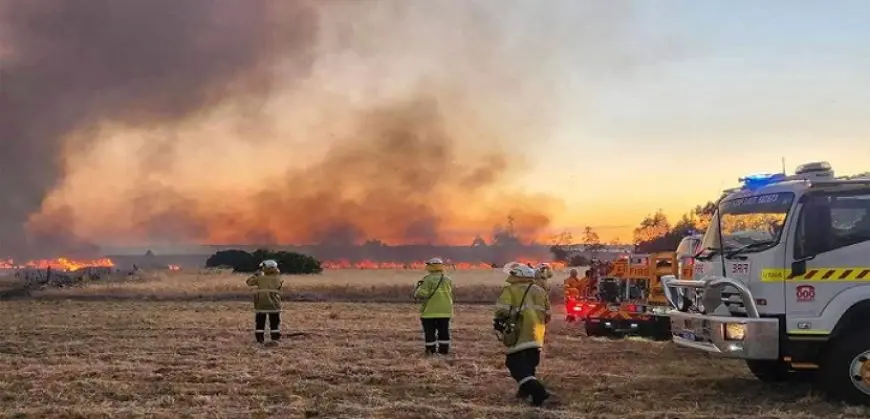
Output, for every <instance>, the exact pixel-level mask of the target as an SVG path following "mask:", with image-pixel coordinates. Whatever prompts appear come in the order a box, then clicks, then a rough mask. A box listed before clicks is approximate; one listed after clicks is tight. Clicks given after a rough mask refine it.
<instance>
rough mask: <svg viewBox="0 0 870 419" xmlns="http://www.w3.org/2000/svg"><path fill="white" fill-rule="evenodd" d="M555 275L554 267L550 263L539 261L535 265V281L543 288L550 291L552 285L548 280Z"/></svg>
mask: <svg viewBox="0 0 870 419" xmlns="http://www.w3.org/2000/svg"><path fill="white" fill-rule="evenodd" d="M552 277H553V267H552V266H550V264H549V263H539V264H538V266H536V267H535V283H536V284H538V286H540V287H541V288H543V289H545V290H547V291H549V290H550V285H549V284H548V283H547V281H548V280H549V279H550V278H552Z"/></svg>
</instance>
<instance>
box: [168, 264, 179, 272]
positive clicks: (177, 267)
mask: <svg viewBox="0 0 870 419" xmlns="http://www.w3.org/2000/svg"><path fill="white" fill-rule="evenodd" d="M169 270H170V271H180V270H181V266H178V265H169Z"/></svg>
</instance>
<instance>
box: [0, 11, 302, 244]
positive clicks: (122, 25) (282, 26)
mask: <svg viewBox="0 0 870 419" xmlns="http://www.w3.org/2000/svg"><path fill="white" fill-rule="evenodd" d="M315 29H316V15H315V14H314V13H313V10H311V9H310V8H309V7H308V6H307V5H306V2H304V1H296V0H286V1H280V2H277V1H267V0H183V1H178V0H60V1H58V0H2V1H0V54H2V56H0V59H2V62H0V191H2V194H3V197H2V199H0V254H22V253H27V251H28V249H30V250H34V249H33V247H37V248H38V251H39V252H40V253H41V254H46V253H52V250H51V249H50V248H48V247H46V246H57V245H60V244H62V243H58V240H59V239H60V238H61V237H69V235H68V234H64V232H63V225H54V226H52V228H51V229H45V231H44V232H45V233H51V234H49V235H50V236H51V237H50V240H38V237H36V239H37V242H36V243H33V242H31V243H29V246H28V245H26V244H27V242H28V240H29V239H30V240H32V239H34V237H30V238H28V237H27V236H26V235H25V234H24V230H23V226H24V224H25V222H26V221H27V219H28V216H29V215H30V214H32V213H34V212H36V211H37V210H39V208H40V204H41V203H42V201H43V199H44V198H45V196H46V194H47V193H48V191H49V190H50V189H51V188H52V187H54V186H56V184H57V183H58V181H59V180H60V178H61V176H62V173H61V172H60V170H61V167H62V166H61V165H60V161H59V159H60V158H61V155H62V148H63V147H64V145H65V140H66V139H67V137H68V136H69V135H70V134H71V133H74V132H82V131H84V130H88V129H95V128H97V124H98V123H100V122H102V121H106V120H110V121H114V122H116V123H117V122H120V123H123V124H128V125H130V126H140V127H141V126H148V125H149V124H155V125H156V124H158V123H159V124H160V125H161V126H166V125H169V124H172V123H173V122H174V121H181V120H184V119H188V118H191V117H192V116H194V115H195V114H196V113H197V112H198V111H201V110H202V109H205V108H208V107H210V106H213V105H215V104H217V103H220V102H221V101H223V100H225V99H227V98H233V99H236V100H238V99H240V98H244V99H246V102H245V103H246V104H248V105H253V106H256V104H257V100H256V99H257V98H259V97H262V96H263V95H265V94H267V93H268V92H269V90H270V87H271V86H270V80H271V71H272V69H273V65H275V64H277V63H278V62H277V59H278V58H281V59H282V60H289V61H290V65H291V66H295V67H296V68H298V69H299V70H300V71H304V69H305V68H306V67H307V66H308V65H309V64H310V63H311V57H312V56H311V47H312V45H313V42H314V40H315V35H316V31H315ZM283 63H285V62H284V61H282V64H283ZM284 68H286V66H285V67H284ZM248 99H252V101H247V100H248ZM86 137H87V136H79V137H78V138H86ZM82 146H87V144H82ZM64 250H66V249H64Z"/></svg>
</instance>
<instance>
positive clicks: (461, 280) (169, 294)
mask: <svg viewBox="0 0 870 419" xmlns="http://www.w3.org/2000/svg"><path fill="white" fill-rule="evenodd" d="M449 274H450V275H451V277H452V278H453V283H454V286H455V288H456V298H457V300H458V301H460V302H466V303H483V302H487V303H488V302H492V301H493V300H494V299H495V298H496V296H497V295H498V290H499V289H500V288H501V286H502V284H503V283H504V279H505V274H504V273H502V272H501V271H500V270H468V271H455V272H449ZM560 275H561V276H560V277H559V279H558V280H555V279H554V280H553V284H554V285H555V286H554V287H553V290H552V291H553V293H552V295H553V298H555V299H559V300H561V295H562V294H561V283H562V282H561V281H562V280H561V278H562V277H564V276H566V275H565V274H564V273H562V274H560ZM422 277H423V272H422V271H415V270H402V269H397V270H352V269H348V270H326V271H324V273H323V274H320V275H300V276H285V277H284V278H285V279H284V288H285V293H284V299H285V300H291V301H292V300H297V301H299V300H302V301H333V302H336V301H345V302H373V301H377V302H409V301H410V296H411V293H412V291H413V289H414V285H415V284H416V283H417V281H418V280H419V279H421V278H422ZM245 278H247V276H246V275H241V274H232V273H222V272H217V273H215V272H206V271H201V272H146V273H144V274H143V275H141V277H140V278H138V279H132V280H131V279H127V278H126V277H119V278H117V279H114V280H109V281H101V282H96V283H91V284H88V285H87V286H84V287H76V288H64V289H47V290H42V291H38V292H36V293H35V295H38V296H39V297H41V298H52V297H54V298H64V299H66V298H73V299H80V300H81V299H103V298H106V297H111V298H115V299H121V298H125V299H150V300H176V301H178V300H185V301H190V300H198V299H208V300H214V299H219V300H225V301H227V300H239V301H247V300H249V299H250V298H251V292H250V289H248V287H247V286H246V285H245ZM557 282H558V284H557ZM493 294H495V295H493Z"/></svg>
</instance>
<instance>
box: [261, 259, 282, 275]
mask: <svg viewBox="0 0 870 419" xmlns="http://www.w3.org/2000/svg"><path fill="white" fill-rule="evenodd" d="M260 269H262V270H263V272H266V273H273V274H277V273H279V272H280V271H279V270H278V262H275V261H274V260H271V259H269V260H264V261H262V262H260Z"/></svg>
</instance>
